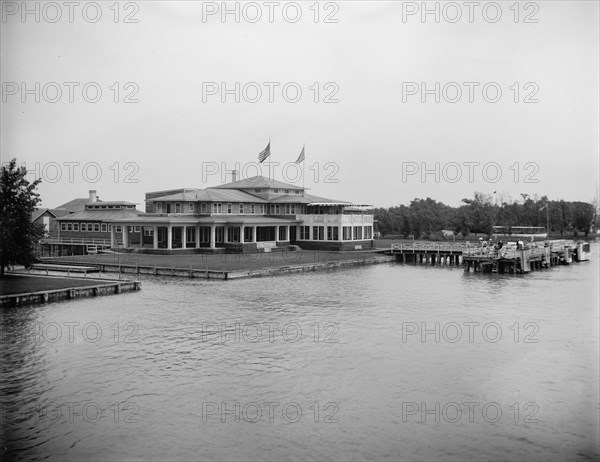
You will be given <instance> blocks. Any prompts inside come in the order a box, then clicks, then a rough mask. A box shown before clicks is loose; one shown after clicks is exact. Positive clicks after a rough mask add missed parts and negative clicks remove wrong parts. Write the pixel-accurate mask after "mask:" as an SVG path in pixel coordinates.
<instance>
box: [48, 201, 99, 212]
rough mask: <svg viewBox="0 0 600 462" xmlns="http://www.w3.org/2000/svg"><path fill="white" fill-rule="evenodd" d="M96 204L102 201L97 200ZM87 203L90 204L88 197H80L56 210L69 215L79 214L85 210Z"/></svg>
mask: <svg viewBox="0 0 600 462" xmlns="http://www.w3.org/2000/svg"><path fill="white" fill-rule="evenodd" d="M98 202H102V201H101V200H100V199H98ZM89 203H90V198H89V197H80V198H77V199H73V200H72V201H69V202H66V203H64V204H63V205H59V206H58V207H56V208H57V209H65V210H68V211H69V212H71V213H73V212H80V211H82V210H83V209H85V206H86V204H89Z"/></svg>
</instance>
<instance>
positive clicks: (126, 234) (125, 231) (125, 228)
mask: <svg viewBox="0 0 600 462" xmlns="http://www.w3.org/2000/svg"><path fill="white" fill-rule="evenodd" d="M121 234H122V236H123V247H125V248H127V247H129V226H127V225H123V227H122V228H121Z"/></svg>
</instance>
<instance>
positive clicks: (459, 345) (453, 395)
mask: <svg viewBox="0 0 600 462" xmlns="http://www.w3.org/2000/svg"><path fill="white" fill-rule="evenodd" d="M593 252H594V253H593V261H592V262H587V263H580V264H574V265H571V266H564V267H556V268H553V269H552V270H546V271H539V272H534V273H532V274H529V275H526V276H515V275H492V274H490V275H487V274H465V273H464V272H463V271H462V270H461V269H459V268H431V267H422V266H413V265H400V264H399V265H396V264H389V265H388V264H386V265H378V266H369V267H362V268H357V269H351V270H342V271H332V272H326V273H312V274H302V275H290V276H282V277H276V278H261V279H248V280H239V281H230V282H212V281H197V280H193V281H189V280H184V279H169V278H165V279H154V278H152V279H146V280H144V281H143V290H142V291H141V292H138V293H131V294H123V295H119V296H114V297H101V298H97V299H85V300H75V301H69V302H65V303H57V304H49V305H46V306H39V307H26V308H18V309H4V310H3V311H2V362H1V367H2V381H1V382H2V383H1V394H2V428H3V430H2V440H3V441H2V446H3V448H4V449H3V451H4V457H5V458H6V459H7V460H10V459H16V460H29V459H41V458H46V457H48V456H49V457H50V458H51V459H56V460H68V459H71V460H73V459H89V460H123V459H137V460H165V459H169V460H197V459H220V460H222V459H228V460H248V459H250V460H256V459H261V460H264V459H267V460H281V459H284V460H290V459H293V460H297V459H303V460H304V459H334V460H350V459H351V460H363V459H375V460H382V459H389V460H398V459H403V460H433V459H442V460H498V459H513V460H516V459H532V460H578V459H581V460H586V459H590V458H591V459H594V458H597V457H598V453H599V449H598V445H599V443H598V431H599V428H600V427H599V423H598V415H599V396H598V394H599V392H598V389H599V378H598V377H599V369H598V368H599V366H598V364H599V361H598V359H599V358H598V351H599V341H598V322H599V314H598V311H599V308H598V305H599V304H598V291H597V287H598V275H599V274H598V273H599V271H598V262H599V261H600V260H599V255H598V245H594V246H593Z"/></svg>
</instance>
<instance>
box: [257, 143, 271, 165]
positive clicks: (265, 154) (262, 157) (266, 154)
mask: <svg viewBox="0 0 600 462" xmlns="http://www.w3.org/2000/svg"><path fill="white" fill-rule="evenodd" d="M270 155H271V142H270V141H269V144H267V147H266V148H265V150H264V151H262V152H261V153H260V154H259V155H258V163H259V164H262V163H263V162H264V160H265V159H266V158H267V157H269V156H270Z"/></svg>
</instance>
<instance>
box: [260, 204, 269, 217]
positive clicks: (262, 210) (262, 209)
mask: <svg viewBox="0 0 600 462" xmlns="http://www.w3.org/2000/svg"><path fill="white" fill-rule="evenodd" d="M260 213H261V214H262V215H266V214H267V204H260Z"/></svg>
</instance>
